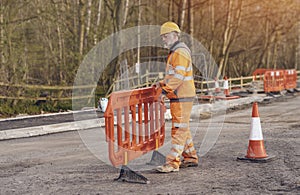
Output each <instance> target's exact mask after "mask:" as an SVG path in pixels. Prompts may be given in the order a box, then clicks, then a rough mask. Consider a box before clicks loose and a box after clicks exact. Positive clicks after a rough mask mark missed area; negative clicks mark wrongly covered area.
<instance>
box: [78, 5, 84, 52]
mask: <svg viewBox="0 0 300 195" xmlns="http://www.w3.org/2000/svg"><path fill="white" fill-rule="evenodd" d="M78 12H79V13H78V15H79V27H80V29H79V54H80V56H82V55H83V47H84V34H85V33H84V31H85V30H84V29H85V20H84V18H85V17H84V16H85V0H79V7H78Z"/></svg>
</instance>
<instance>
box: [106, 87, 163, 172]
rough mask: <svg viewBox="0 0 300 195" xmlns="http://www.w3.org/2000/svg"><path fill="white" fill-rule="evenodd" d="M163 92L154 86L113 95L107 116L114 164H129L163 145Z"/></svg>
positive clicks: (110, 152)
mask: <svg viewBox="0 0 300 195" xmlns="http://www.w3.org/2000/svg"><path fill="white" fill-rule="evenodd" d="M160 94H161V92H159V91H157V90H156V89H155V88H154V87H147V88H140V89H135V90H129V91H118V92H113V93H112V94H111V96H110V98H109V102H108V106H107V109H106V111H105V114H104V116H105V133H106V141H107V142H108V150H109V158H110V161H111V163H112V164H113V165H114V166H118V165H127V163H128V162H129V161H130V160H133V159H135V158H137V157H139V156H141V155H143V154H144V153H146V152H149V151H152V150H154V149H158V148H159V147H160V146H162V145H163V143H164V138H165V118H164V112H165V110H166V109H165V106H164V104H163V101H162V100H161V96H160ZM115 115H116V117H115ZM115 120H116V121H115ZM115 123H116V126H115V125H114V124H115Z"/></svg>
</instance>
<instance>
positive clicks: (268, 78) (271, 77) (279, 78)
mask: <svg viewBox="0 0 300 195" xmlns="http://www.w3.org/2000/svg"><path fill="white" fill-rule="evenodd" d="M284 84H285V80H284V71H283V70H272V71H266V72H265V74H264V91H265V93H269V92H279V91H282V90H283V89H284Z"/></svg>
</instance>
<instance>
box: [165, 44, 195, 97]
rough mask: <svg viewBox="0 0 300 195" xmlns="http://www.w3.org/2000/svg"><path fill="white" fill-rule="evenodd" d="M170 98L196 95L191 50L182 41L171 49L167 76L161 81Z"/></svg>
mask: <svg viewBox="0 0 300 195" xmlns="http://www.w3.org/2000/svg"><path fill="white" fill-rule="evenodd" d="M161 85H162V89H163V91H164V92H165V93H166V95H167V97H168V98H169V99H178V98H190V97H194V96H195V95H196V92H195V85H194V77H193V66H192V59H191V51H190V50H189V48H188V47H187V46H186V44H184V43H182V42H176V43H175V44H174V46H172V47H171V49H170V54H169V56H168V60H167V66H166V76H165V78H164V80H163V82H161Z"/></svg>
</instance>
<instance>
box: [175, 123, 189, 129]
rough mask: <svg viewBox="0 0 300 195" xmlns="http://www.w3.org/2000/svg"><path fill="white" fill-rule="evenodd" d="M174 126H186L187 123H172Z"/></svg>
mask: <svg viewBox="0 0 300 195" xmlns="http://www.w3.org/2000/svg"><path fill="white" fill-rule="evenodd" d="M173 124H174V127H178V128H187V127H188V124H187V123H173Z"/></svg>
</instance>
